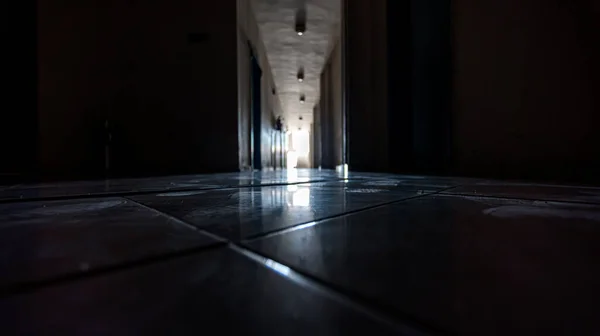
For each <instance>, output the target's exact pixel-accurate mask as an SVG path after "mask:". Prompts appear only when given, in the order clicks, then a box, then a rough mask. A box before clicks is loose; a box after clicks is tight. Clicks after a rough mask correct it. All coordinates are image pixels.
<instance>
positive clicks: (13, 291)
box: [0, 241, 227, 299]
mask: <svg viewBox="0 0 600 336" xmlns="http://www.w3.org/2000/svg"><path fill="white" fill-rule="evenodd" d="M226 246H227V244H226V242H223V241H218V242H216V243H215V244H212V245H205V246H197V247H192V248H187V249H183V250H179V251H174V252H168V253H161V254H157V255H154V256H148V257H143V258H141V259H138V260H132V261H126V262H123V263H119V264H115V265H108V266H99V267H98V268H95V269H92V270H89V271H86V272H81V273H66V274H62V275H58V276H55V277H49V278H46V279H43V280H39V281H29V282H20V283H15V284H10V285H7V286H4V287H0V299H4V298H7V297H11V296H15V295H19V294H24V293H26V292H35V291H37V290H41V289H43V288H46V287H48V286H53V285H60V284H63V283H69V282H72V281H77V280H81V279H87V278H92V277H96V276H102V275H105V274H111V273H114V272H119V271H127V270H130V269H132V268H135V267H143V266H148V265H151V264H154V263H157V262H163V261H168V260H171V259H176V258H179V257H185V256H189V255H192V254H195V253H198V252H205V251H210V250H214V249H218V248H224V247H226Z"/></svg>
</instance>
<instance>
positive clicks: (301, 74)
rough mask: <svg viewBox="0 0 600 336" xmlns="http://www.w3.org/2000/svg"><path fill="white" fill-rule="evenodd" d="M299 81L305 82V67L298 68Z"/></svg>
mask: <svg viewBox="0 0 600 336" xmlns="http://www.w3.org/2000/svg"><path fill="white" fill-rule="evenodd" d="M297 77H298V82H300V83H302V82H304V69H303V68H300V70H298V75H297Z"/></svg>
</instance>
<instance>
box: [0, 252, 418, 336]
mask: <svg viewBox="0 0 600 336" xmlns="http://www.w3.org/2000/svg"><path fill="white" fill-rule="evenodd" d="M0 311H1V312H3V314H2V315H1V316H0V320H1V321H2V323H0V334H1V335H47V334H48V333H50V334H53V335H132V334H136V335H205V334H209V335H212V334H218V335H302V336H304V335H357V334H363V335H366V334H369V335H393V334H397V335H402V334H403V335H409V334H406V333H400V332H397V330H396V329H395V328H393V326H388V325H387V324H384V323H381V322H379V321H377V320H374V319H373V318H371V317H370V316H369V315H367V314H365V313H362V312H361V311H359V310H357V309H353V308H351V307H349V306H348V305H345V304H343V303H341V302H339V301H336V300H334V299H332V298H330V297H328V296H326V295H323V294H322V293H320V292H318V291H315V290H311V288H308V287H307V286H302V285H300V284H298V283H296V282H293V281H290V280H288V279H287V278H286V276H285V275H283V274H281V273H279V272H275V271H273V270H272V269H269V268H268V267H265V265H260V264H259V263H257V262H255V261H253V260H251V259H249V258H246V257H245V256H243V255H241V254H238V253H236V252H234V251H232V250H230V249H228V248H221V249H218V250H211V251H207V252H203V253H198V254H195V255H192V256H187V257H181V258H178V259H176V260H172V261H165V262H161V263H157V264H154V265H150V266H144V267H138V268H135V269H131V270H127V271H123V272H116V273H111V274H107V275H103V276H98V277H95V278H91V279H85V280H82V281H78V282H75V283H65V284H62V285H57V286H52V287H47V288H44V289H42V290H39V291H36V292H33V293H30V294H25V295H20V296H17V297H10V298H7V299H5V300H2V301H0ZM412 335H420V333H412Z"/></svg>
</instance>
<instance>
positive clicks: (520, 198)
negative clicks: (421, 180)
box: [441, 191, 600, 206]
mask: <svg viewBox="0 0 600 336" xmlns="http://www.w3.org/2000/svg"><path fill="white" fill-rule="evenodd" d="M441 194H442V195H447V196H460V197H471V198H491V199H497V200H516V201H518V200H522V201H542V202H557V203H567V204H568V203H573V204H585V205H595V206H600V203H597V202H596V203H595V202H586V201H576V200H570V201H564V200H556V199H547V198H532V197H527V196H524V197H511V196H493V195H475V194H467V193H462V192H456V193H455V192H446V191H444V192H442V193H441Z"/></svg>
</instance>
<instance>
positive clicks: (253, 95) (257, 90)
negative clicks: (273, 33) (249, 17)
mask: <svg viewBox="0 0 600 336" xmlns="http://www.w3.org/2000/svg"><path fill="white" fill-rule="evenodd" d="M261 78H262V69H261V68H260V64H259V63H258V59H257V58H256V56H255V54H254V52H253V50H252V47H251V46H250V102H251V103H250V104H251V108H250V119H251V122H250V125H251V126H250V130H251V131H250V143H251V146H250V147H251V150H250V153H251V158H252V159H251V160H252V169H262V161H261V159H262V158H261V124H262V101H261V100H262V91H261Z"/></svg>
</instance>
